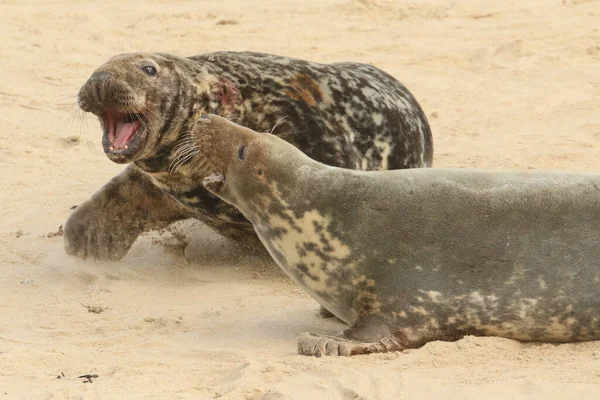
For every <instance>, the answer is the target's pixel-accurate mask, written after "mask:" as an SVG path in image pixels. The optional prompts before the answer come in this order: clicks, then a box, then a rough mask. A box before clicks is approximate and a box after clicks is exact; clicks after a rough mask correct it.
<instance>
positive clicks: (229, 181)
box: [192, 115, 600, 356]
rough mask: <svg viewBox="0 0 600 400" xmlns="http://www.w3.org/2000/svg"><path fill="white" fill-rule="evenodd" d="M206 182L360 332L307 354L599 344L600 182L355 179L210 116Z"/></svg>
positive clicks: (462, 172) (431, 174)
mask: <svg viewBox="0 0 600 400" xmlns="http://www.w3.org/2000/svg"><path fill="white" fill-rule="evenodd" d="M200 122H201V123H199V124H198V125H197V126H196V128H195V129H194V131H193V132H192V135H193V141H194V143H195V146H196V147H197V148H198V150H200V151H201V152H202V154H203V156H204V157H206V158H207V159H208V163H209V170H210V171H212V172H211V173H210V174H209V175H208V177H207V178H205V179H204V180H203V183H204V186H205V187H206V188H207V189H208V190H209V191H210V192H212V193H214V194H215V195H217V196H219V197H220V198H221V199H223V200H224V201H227V202H229V203H231V204H233V205H235V206H236V207H237V208H239V209H240V210H241V212H242V213H243V214H244V216H245V217H246V218H248V219H249V220H250V221H252V223H253V225H254V229H255V230H256V232H257V234H258V236H259V238H260V239H261V241H262V243H263V244H264V245H265V247H266V248H267V250H268V251H269V253H270V254H271V256H272V257H273V259H274V260H275V261H276V262H277V264H279V266H280V267H281V268H282V269H283V270H284V271H285V272H286V273H287V275H288V276H289V277H290V278H292V279H293V280H294V281H295V282H296V283H297V284H298V285H300V286H301V287H302V288H303V289H304V290H305V291H306V292H307V293H308V294H310V295H311V296H312V297H313V298H314V299H315V300H317V301H318V302H319V303H320V304H321V305H323V306H324V307H325V308H326V309H327V310H329V311H331V312H332V313H333V314H334V315H335V316H337V317H338V318H339V319H341V320H342V321H344V322H346V323H348V324H350V327H349V328H348V329H346V330H345V331H344V332H343V333H342V335H340V337H330V336H323V335H314V334H308V333H305V334H302V335H301V336H300V338H299V341H298V351H299V353H300V354H305V355H316V356H320V355H344V356H348V355H354V354H365V353H376V352H386V351H395V350H403V349H406V348H413V347H418V346H421V345H423V344H424V343H426V342H429V341H433V340H456V339H458V338H460V337H462V336H464V335H467V334H472V335H482V336H500V337H505V338H512V339H517V340H521V341H539V342H573V341H582V340H593V339H599V338H600V316H599V315H598V310H600V297H599V296H598V285H599V284H600V244H599V243H598V238H599V237H600V174H584V173H567V172H557V171H524V172H519V171H510V170H509V171H501V170H478V169H431V168H423V169H406V170H396V171H356V170H350V169H342V168H337V167H331V166H328V165H325V164H323V163H320V162H317V161H315V160H313V159H311V158H309V157H308V156H307V155H306V154H304V153H302V152H301V151H299V150H298V149H297V148H295V147H294V146H292V145H291V144H289V143H287V142H286V141H284V140H281V139H280V138H278V137H276V136H274V135H269V134H265V133H256V132H254V131H252V130H250V129H247V128H244V127H241V126H239V125H236V124H234V123H232V122H230V121H227V120H225V119H223V118H220V117H217V116H214V115H210V116H205V117H202V118H201V119H200Z"/></svg>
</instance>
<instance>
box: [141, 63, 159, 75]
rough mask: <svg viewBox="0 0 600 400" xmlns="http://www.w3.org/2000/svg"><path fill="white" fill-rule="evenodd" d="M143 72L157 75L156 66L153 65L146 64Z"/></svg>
mask: <svg viewBox="0 0 600 400" xmlns="http://www.w3.org/2000/svg"><path fill="white" fill-rule="evenodd" d="M142 72H143V73H145V74H146V75H148V76H154V75H156V68H154V67H153V66H152V65H145V66H143V67H142Z"/></svg>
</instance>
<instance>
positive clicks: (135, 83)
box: [64, 52, 433, 260]
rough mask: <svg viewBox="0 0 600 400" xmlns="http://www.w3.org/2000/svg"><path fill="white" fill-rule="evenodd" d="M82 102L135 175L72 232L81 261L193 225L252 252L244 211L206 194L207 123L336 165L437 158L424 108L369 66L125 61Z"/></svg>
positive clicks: (89, 209)
mask: <svg viewBox="0 0 600 400" xmlns="http://www.w3.org/2000/svg"><path fill="white" fill-rule="evenodd" d="M78 102H79V106H80V108H81V109H82V110H83V111H85V112H90V113H93V114H95V115H96V116H98V118H99V120H100V123H101V126H102V128H103V132H104V134H103V148H104V151H105V153H106V155H107V156H108V157H109V158H110V159H111V160H112V161H114V162H117V163H130V164H131V165H129V166H128V167H127V168H126V169H125V170H124V172H123V173H122V174H120V175H119V176H117V177H115V178H114V179H113V180H112V181H110V182H109V183H108V184H107V185H105V186H104V187H103V188H101V189H100V190H99V191H98V192H97V193H95V194H94V195H93V197H92V198H91V199H90V200H89V201H87V202H85V203H83V204H82V205H80V206H79V207H78V208H77V209H76V210H75V211H74V212H73V214H72V215H71V216H70V218H69V219H68V221H67V222H66V224H65V234H64V238H65V248H66V251H67V252H68V253H69V254H73V255H77V256H79V257H82V258H95V259H110V260H116V259H119V258H121V257H122V256H123V255H125V254H126V252H127V250H128V249H129V247H130V246H131V244H132V243H133V242H134V241H135V239H136V238H137V236H138V235H139V234H140V233H141V232H143V231H147V230H152V229H159V228H162V227H164V226H166V225H168V224H170V223H172V222H174V221H177V220H181V219H185V218H196V219H199V220H201V221H203V222H204V223H206V224H208V225H209V226H210V227H212V228H213V229H215V230H216V231H217V232H219V233H221V234H223V235H225V236H228V237H231V238H234V239H238V240H242V241H243V242H245V243H247V242H248V241H250V242H251V239H253V238H255V234H254V230H253V229H252V225H251V224H250V222H249V221H247V220H246V219H245V218H244V217H243V215H242V214H241V213H240V212H239V211H238V210H237V209H236V208H235V207H232V206H231V205H229V204H227V203H225V202H223V201H221V200H220V199H219V198H217V197H215V196H214V195H212V194H211V193H209V192H207V191H206V190H205V189H204V188H203V187H202V184H201V181H202V178H203V177H204V176H205V173H206V171H205V170H204V169H203V167H205V166H198V165H196V164H195V163H194V155H195V150H194V149H193V146H191V142H190V135H189V133H190V132H191V131H192V130H193V129H194V125H195V123H196V121H197V119H198V117H199V116H200V115H201V114H202V113H205V112H211V113H214V114H218V115H221V116H223V117H225V118H228V119H231V120H235V121H236V123H238V124H240V125H242V126H247V127H249V128H251V129H253V130H255V131H259V132H263V131H269V132H270V133H272V134H274V135H277V136H279V137H281V138H283V139H285V140H286V141H288V142H290V143H292V144H294V145H295V146H297V147H298V148H299V149H301V150H302V151H303V152H305V153H306V154H309V155H310V156H311V157H313V158H314V159H316V160H319V161H321V162H323V163H326V164H328V165H335V166H339V167H345V168H351V169H364V170H381V169H397V168H416V167H428V166H431V161H432V157H433V146H432V138H431V131H430V129H429V125H428V123H427V120H426V117H425V115H424V113H423V111H422V109H421V108H420V106H419V105H418V103H417V101H416V100H415V98H414V97H413V96H412V95H411V94H410V92H409V91H408V90H407V89H406V88H405V87H404V86H403V85H402V84H401V83H400V82H398V81H397V80H396V79H394V78H393V77H392V76H390V75H388V74H387V73H385V72H383V71H381V70H379V69H377V68H375V67H373V66H370V65H365V64H359V63H336V64H329V65H324V64H317V63H312V62H308V61H303V60H298V59H292V58H287V57H281V56H276V55H268V54H259V53H249V52H241V53H236V52H217V53H209V54H204V55H199V56H194V57H189V58H184V57H177V56H174V55H170V54H150V53H135V54H123V55H119V56H116V57H114V58H112V59H111V60H109V61H108V62H107V63H106V64H104V65H102V66H100V67H99V68H98V69H97V70H96V71H95V72H94V73H93V74H92V76H91V77H90V78H89V80H88V81H87V82H86V83H85V84H84V85H83V87H82V88H81V90H80V92H79V95H78ZM257 243H258V241H257Z"/></svg>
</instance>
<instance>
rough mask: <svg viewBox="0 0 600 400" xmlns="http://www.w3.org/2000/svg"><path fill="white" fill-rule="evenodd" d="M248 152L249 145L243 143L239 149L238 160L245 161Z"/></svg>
mask: <svg viewBox="0 0 600 400" xmlns="http://www.w3.org/2000/svg"><path fill="white" fill-rule="evenodd" d="M246 153H248V147H246V146H244V145H242V146H241V147H240V148H239V149H238V154H237V158H238V160H240V161H243V160H244V159H245V158H246Z"/></svg>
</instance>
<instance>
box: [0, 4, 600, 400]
mask: <svg viewBox="0 0 600 400" xmlns="http://www.w3.org/2000/svg"><path fill="white" fill-rule="evenodd" d="M0 26H1V27H2V28H1V29H0V32H1V39H2V40H1V41H0V171H1V172H0V176H1V179H0V204H2V207H0V399H125V398H127V399H188V398H189V399H211V398H222V399H270V400H273V399H411V400H412V399H417V400H420V399H440V400H442V399H443V400H446V399H457V400H459V399H460V400H466V399H473V400H475V399H477V400H479V399H494V400H495V399H540V400H541V399H544V400H547V399H561V400H562V399H577V400H581V399H598V398H600V342H587V343H577V344H562V345H552V344H539V343H528V344H524V343H519V342H516V341H513V340H508V339H500V338H489V337H488V338H480V337H471V336H469V337H466V338H464V339H462V340H459V341H458V342H453V343H450V342H432V343H429V344H427V345H425V346H424V347H422V348H420V349H416V350H408V351H405V352H402V353H390V354H375V355H369V356H357V357H352V358H334V357H328V358H319V359H318V358H309V357H304V356H299V355H297V354H296V337H297V336H298V335H299V334H300V333H302V332H306V331H311V332H314V333H328V334H334V333H336V332H338V331H339V330H341V329H343V328H344V325H343V324H342V323H340V322H338V321H337V320H327V319H323V318H320V317H319V315H318V305H317V303H316V302H315V301H314V300H313V299H311V298H310V297H309V296H308V295H306V294H305V293H304V292H303V291H302V290H301V289H300V288H298V287H296V286H295V285H294V284H293V283H292V282H291V281H290V280H289V279H288V278H287V277H286V276H285V275H284V274H283V273H282V272H280V271H279V269H278V267H277V266H276V265H275V264H274V263H273V262H271V261H270V260H264V259H260V258H248V257H240V256H239V254H238V252H236V248H235V247H234V246H233V245H232V243H230V242H228V241H227V240H225V239H222V238H220V237H218V236H216V235H215V234H213V233H211V232H210V231H208V230H207V229H206V228H205V227H203V226H202V225H201V224H200V223H199V222H183V223H180V224H178V225H177V226H175V227H174V229H172V230H171V231H168V232H162V233H150V234H145V235H144V236H143V237H141V238H140V239H139V240H138V241H137V242H136V243H135V244H134V246H133V248H132V250H131V251H130V252H129V254H128V255H127V256H126V257H125V258H124V259H122V260H121V261H119V262H116V263H106V264H103V263H94V262H84V261H80V260H77V259H74V258H72V257H68V256H67V255H66V254H65V252H64V250H63V242H62V237H61V235H60V232H59V226H60V225H62V224H63V223H64V221H65V220H66V218H67V217H68V215H69V213H70V212H71V207H72V206H74V205H77V204H80V203H81V202H83V201H85V200H86V199H87V198H89V196H90V195H91V194H92V193H93V192H95V191H96V190H97V189H98V188H99V187H101V186H102V185H103V184H104V183H106V182H107V181H108V180H109V179H110V178H111V177H113V176H114V175H116V174H117V173H118V172H119V171H121V170H122V169H123V168H124V166H122V165H117V164H114V163H112V162H111V161H109V160H108V158H107V157H106V156H105V155H104V154H103V152H102V147H101V130H100V126H99V123H98V121H97V120H96V119H95V118H94V117H93V116H91V115H90V116H86V115H84V114H83V113H81V112H78V110H77V105H76V94H77V91H78V89H79V87H80V86H81V85H82V84H83V83H84V82H85V80H86V79H87V77H88V76H89V75H90V74H91V73H92V71H93V70H94V69H95V68H96V67H97V66H99V65H100V64H101V63H103V62H104V61H106V60H107V59H108V58H110V57H111V56H113V55H115V54H118V53H122V52H132V51H155V52H168V53H174V54H178V55H181V56H188V55H193V54H198V53H204V52H210V51H218V50H251V51H260V52H268V53H275V54H281V55H286V56H291V57H297V58H303V59H307V60H311V61H316V62H324V63H327V62H336V61H348V60H352V61H359V62H366V63H371V64H373V65H375V66H377V67H379V68H381V69H383V70H385V71H387V72H388V73H390V74H392V75H393V76H395V77H396V78H398V79H399V80H400V81H401V82H402V83H403V84H405V85H406V86H407V87H408V88H409V89H410V91H411V92H412V93H413V94H414V95H415V97H416V98H417V100H418V101H419V102H420V104H421V106H422V107H423V109H424V110H425V112H426V114H427V117H428V119H429V122H430V124H431V128H432V132H433V137H434V147H435V155H434V167H480V168H520V169H559V170H575V171H600V163H599V161H598V159H599V158H600V1H594V0H562V1H561V0H523V1H506V2H498V1H487V0H486V1H477V0H464V1H442V0H425V1H416V0H410V1H386V0H319V1H317V0H307V1H303V2H296V3H294V2H283V1H275V0H263V1H250V2H248V1H241V0H231V1H223V2H216V1H213V2H211V1H175V2H168V1H162V0H149V1H146V2H134V1H127V0H121V1H106V2H104V1H103V2H101V1H89V2H81V1H74V0H54V1H42V0H40V1H12V0H3V1H2V0H0ZM83 375H97V377H94V378H92V379H91V382H85V381H86V379H85V378H79V377H80V376H83Z"/></svg>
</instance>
